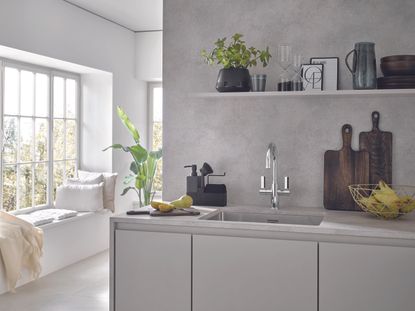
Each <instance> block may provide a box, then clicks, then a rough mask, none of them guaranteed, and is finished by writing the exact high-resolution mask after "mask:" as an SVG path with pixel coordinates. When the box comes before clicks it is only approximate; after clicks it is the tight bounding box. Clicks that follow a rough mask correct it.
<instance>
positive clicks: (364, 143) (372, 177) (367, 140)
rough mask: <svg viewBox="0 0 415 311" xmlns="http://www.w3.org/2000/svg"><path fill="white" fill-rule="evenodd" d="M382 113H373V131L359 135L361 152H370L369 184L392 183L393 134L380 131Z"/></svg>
mask: <svg viewBox="0 0 415 311" xmlns="http://www.w3.org/2000/svg"><path fill="white" fill-rule="evenodd" d="M379 119H380V113H379V112H378V111H373V112H372V126H373V127H372V131H370V132H362V133H360V135H359V147H360V150H367V151H368V152H369V163H370V168H369V183H370V184H377V183H379V181H380V180H384V181H385V182H386V183H387V184H391V183H392V133H391V132H383V131H381V130H380V129H379Z"/></svg>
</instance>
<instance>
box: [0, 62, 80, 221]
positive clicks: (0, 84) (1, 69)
mask: <svg viewBox="0 0 415 311" xmlns="http://www.w3.org/2000/svg"><path fill="white" fill-rule="evenodd" d="M6 67H10V68H15V69H17V70H19V71H21V70H27V71H30V72H33V73H34V74H37V73H39V74H45V75H46V76H47V77H48V88H49V89H48V115H47V117H36V116H35V115H33V116H22V115H21V114H20V111H19V113H18V115H16V116H17V117H18V118H21V117H28V118H31V119H32V120H36V119H37V118H38V119H45V120H47V121H48V136H47V138H48V140H47V142H48V150H47V154H48V159H47V160H46V161H36V159H35V158H34V159H33V161H31V162H27V164H31V165H33V163H46V164H47V168H48V174H47V179H48V180H47V187H48V188H47V202H46V204H43V205H37V206H32V207H26V208H19V209H17V207H18V206H16V209H15V210H12V211H10V213H12V214H25V213H30V212H32V211H35V210H40V209H44V208H50V207H53V201H54V200H53V184H54V172H53V164H54V163H55V162H57V161H55V160H54V158H53V144H54V142H53V121H54V119H55V118H54V115H53V112H54V111H53V78H54V77H55V76H58V77H62V78H64V79H73V80H75V81H76V92H77V94H76V96H75V100H76V103H75V110H76V112H75V117H74V118H66V109H65V108H66V98H64V101H65V103H64V109H65V114H64V117H63V118H57V119H62V120H65V121H66V120H68V119H70V120H75V122H76V134H75V135H76V159H74V160H75V172H76V171H77V169H78V168H79V164H80V159H81V149H80V146H81V142H80V137H81V124H82V120H81V113H80V108H81V98H82V97H81V75H80V74H77V73H74V72H68V71H64V70H59V69H56V68H50V67H45V66H39V65H35V64H29V63H25V62H20V61H16V60H12V59H8V58H1V57H0V131H1V137H0V140H1V146H2V148H1V151H2V152H0V198H1V202H0V211H4V208H3V170H4V167H5V165H4V163H3V160H4V154H3V148H4V147H3V140H4V133H3V126H4V117H5V116H4V91H5V89H4V83H5V68H6ZM64 81H65V80H64ZM19 92H20V85H19ZM64 97H65V95H64ZM33 127H35V123H34V124H33ZM19 137H20V135H19ZM64 139H65V144H66V132H65V138H64ZM34 143H35V141H34ZM19 144H20V138H19ZM19 160H20V159H19ZM67 160H68V159H66V154H65V159H64V160H62V162H66V161H67ZM25 163H26V162H25ZM15 165H16V168H17V167H18V166H19V165H21V164H19V162H16V163H15ZM32 170H33V168H32ZM33 176H34V175H33ZM18 182H19V181H18V175H17V173H16V187H17V188H18ZM18 192H19V191H18V190H17V193H18ZM32 192H34V189H32ZM17 195H18V194H17ZM32 200H33V193H32ZM32 203H34V202H33V201H32Z"/></svg>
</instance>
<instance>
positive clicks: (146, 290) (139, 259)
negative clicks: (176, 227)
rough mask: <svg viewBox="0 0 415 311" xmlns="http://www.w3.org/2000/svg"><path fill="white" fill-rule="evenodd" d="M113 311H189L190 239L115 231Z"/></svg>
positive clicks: (178, 235) (161, 234)
mask: <svg viewBox="0 0 415 311" xmlns="http://www.w3.org/2000/svg"><path fill="white" fill-rule="evenodd" d="M114 299H115V311H190V310H191V236H190V235H186V234H175V233H160V232H142V231H127V230H117V231H116V233H115V298H114Z"/></svg>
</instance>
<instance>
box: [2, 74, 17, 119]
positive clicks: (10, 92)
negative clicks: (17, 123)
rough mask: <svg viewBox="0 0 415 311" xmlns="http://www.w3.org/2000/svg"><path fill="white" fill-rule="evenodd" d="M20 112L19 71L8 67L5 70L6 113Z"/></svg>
mask: <svg viewBox="0 0 415 311" xmlns="http://www.w3.org/2000/svg"><path fill="white" fill-rule="evenodd" d="M18 112H19V71H18V70H17V69H14V68H9V67H6V68H5V70H4V113H5V114H14V115H16V114H18Z"/></svg>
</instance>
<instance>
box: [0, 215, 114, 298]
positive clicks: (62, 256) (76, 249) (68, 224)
mask: <svg viewBox="0 0 415 311" xmlns="http://www.w3.org/2000/svg"><path fill="white" fill-rule="evenodd" d="M111 215H112V213H111V212H109V211H107V210H103V211H99V212H84V213H82V212H79V213H78V215H77V216H74V217H71V218H67V219H63V220H57V221H54V222H52V223H49V224H45V225H42V226H39V228H42V229H43V256H42V258H41V265H42V273H41V275H40V277H43V276H45V275H47V274H49V273H52V272H55V271H57V270H60V269H62V268H64V267H67V266H69V265H71V264H73V263H76V262H78V261H80V260H83V259H85V258H88V257H90V256H93V255H95V254H97V253H99V252H102V251H104V250H106V249H108V248H109V218H110V216H111ZM30 281H31V279H30V277H29V275H28V273H27V271H23V272H22V277H21V279H20V280H19V282H18V283H17V286H16V288H18V287H19V286H22V285H24V284H26V283H28V282H30ZM5 292H7V286H6V282H5V271H4V267H3V263H2V262H1V256H0V294H2V293H5Z"/></svg>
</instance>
